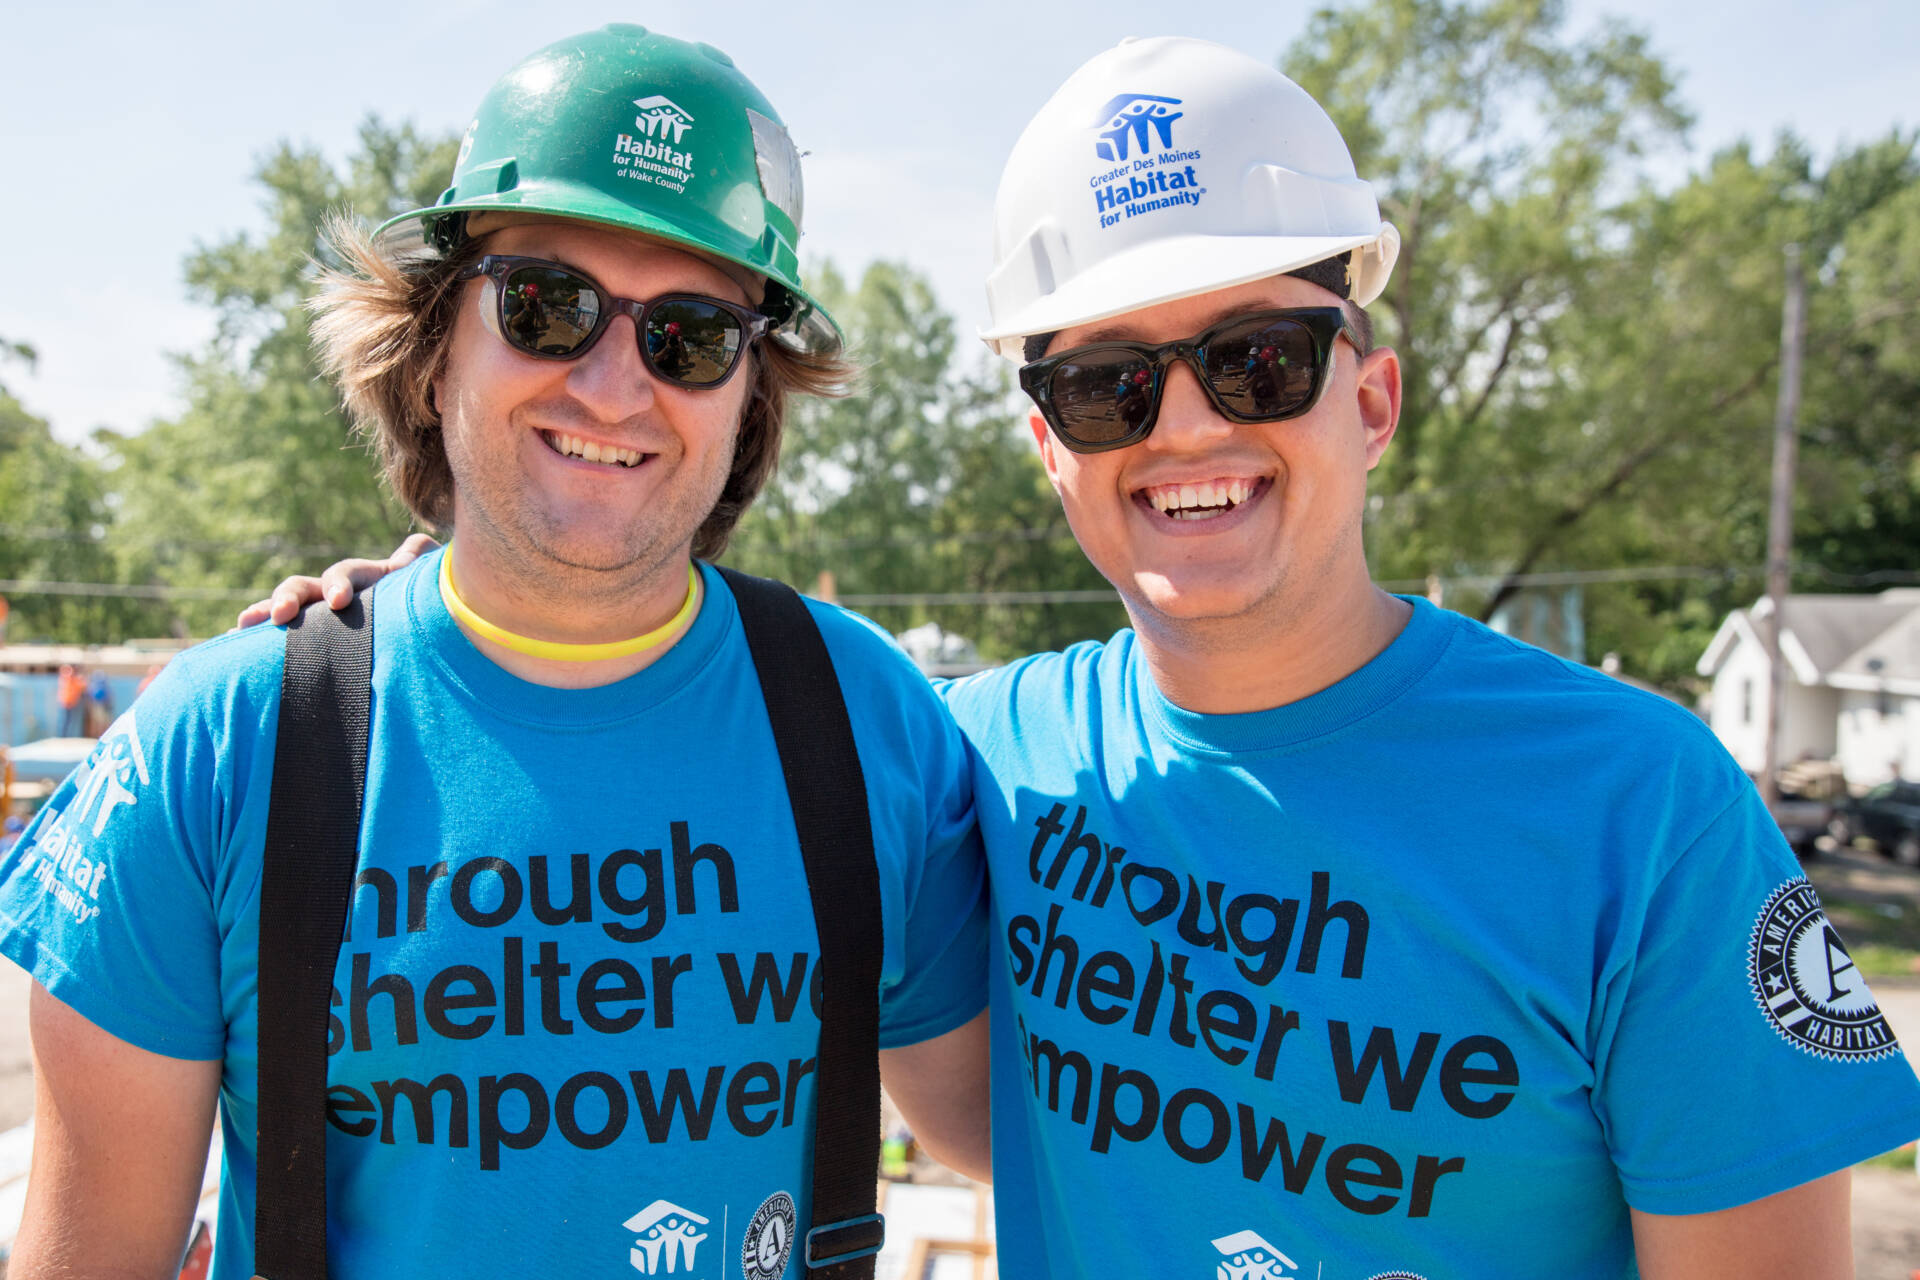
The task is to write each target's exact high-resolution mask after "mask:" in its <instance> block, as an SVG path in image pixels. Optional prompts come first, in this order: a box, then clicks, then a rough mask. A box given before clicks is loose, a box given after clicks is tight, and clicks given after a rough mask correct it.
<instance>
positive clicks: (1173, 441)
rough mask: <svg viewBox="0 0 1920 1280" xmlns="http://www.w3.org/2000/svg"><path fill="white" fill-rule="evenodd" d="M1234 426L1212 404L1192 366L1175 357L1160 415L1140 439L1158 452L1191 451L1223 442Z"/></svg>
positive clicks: (1161, 397) (1162, 395)
mask: <svg viewBox="0 0 1920 1280" xmlns="http://www.w3.org/2000/svg"><path fill="white" fill-rule="evenodd" d="M1233 426H1234V424H1233V423H1231V422H1229V421H1227V420H1226V419H1225V418H1223V417H1221V416H1220V411H1219V410H1218V409H1215V408H1214V407H1213V401H1211V400H1209V399H1208V398H1207V392H1206V389H1205V388H1204V387H1202V386H1201V385H1200V376H1199V375H1198V374H1196V373H1195V372H1194V371H1193V368H1192V366H1190V365H1188V364H1187V362H1186V361H1185V360H1175V361H1173V362H1172V364H1171V366H1170V367H1169V368H1168V369H1167V373H1166V382H1165V384H1164V385H1163V386H1162V387H1161V388H1160V416H1159V417H1158V418H1156V419H1155V421H1154V424H1153V430H1152V431H1151V432H1150V433H1148V435H1147V438H1146V439H1145V440H1144V441H1142V442H1141V443H1142V445H1143V446H1144V447H1145V448H1148V449H1153V450H1155V451H1157V452H1162V453H1191V452H1195V451H1198V450H1201V449H1206V448H1209V447H1211V446H1213V445H1216V444H1218V443H1220V441H1221V440H1223V439H1225V438H1226V437H1227V436H1230V435H1232V434H1233Z"/></svg>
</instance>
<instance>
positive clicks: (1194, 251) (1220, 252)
mask: <svg viewBox="0 0 1920 1280" xmlns="http://www.w3.org/2000/svg"><path fill="white" fill-rule="evenodd" d="M1368 246H1378V249H1379V253H1378V256H1379V257H1380V258H1382V259H1383V261H1382V262H1381V263H1380V265H1379V266H1378V267H1377V268H1373V269H1357V270H1356V272H1355V276H1354V289H1353V301H1355V302H1356V303H1359V304H1360V305H1361V306H1365V305H1366V304H1367V303H1369V302H1372V301H1373V300H1374V299H1375V298H1376V297H1378V296H1379V295H1380V291H1381V289H1382V288H1384V287H1385V284H1386V279H1387V275H1388V273H1389V272H1390V271H1391V269H1392V267H1393V260H1394V258H1395V257H1397V256H1398V253H1399V247H1400V236H1399V233H1398V232H1397V231H1395V230H1394V228H1393V226H1392V224H1390V223H1381V224H1380V229H1379V230H1378V231H1374V232H1370V233H1368V234H1365V235H1345V236H1208V235H1191V236H1171V237H1168V238H1166V239H1161V240H1150V241H1147V242H1145V243H1143V244H1139V245H1136V246H1134V247H1133V248H1131V249H1128V250H1125V251H1123V252H1121V253H1118V254H1115V255H1114V256H1113V257H1111V258H1107V259H1105V260H1104V261H1102V262H1100V263H1098V264H1096V265H1094V266H1092V267H1089V268H1088V269H1087V270H1085V271H1082V272H1080V273H1079V274H1077V275H1075V276H1074V277H1073V278H1072V279H1071V280H1069V281H1067V283H1066V284H1064V285H1062V286H1061V287H1060V288H1058V289H1056V290H1055V291H1053V292H1052V293H1049V294H1047V295H1045V296H1044V297H1041V298H1037V299H1035V300H1034V301H1033V302H1031V303H1029V304H1028V305H1027V306H1025V307H1022V308H1021V309H1020V310H1019V311H1017V312H1015V313H1014V314H1013V315H1011V316H1008V317H1007V319H1006V321H1005V322H1004V323H1002V324H998V325H994V326H992V327H990V328H988V329H983V330H981V332H980V339H981V341H983V342H985V343H986V344H987V346H988V347H989V348H991V349H992V350H993V351H995V352H997V353H998V354H1000V355H1001V356H1004V357H1005V358H1007V359H1008V360H1011V361H1013V362H1014V363H1015V364H1024V363H1025V362H1026V339H1027V338H1029V337H1031V336H1033V335H1035V334H1042V333H1056V332H1058V331H1059V330H1061V329H1070V328H1074V327H1076V326H1079V325H1083V324H1091V323H1093V322H1094V321H1097V320H1107V319H1111V318H1112V317H1114V316H1119V315H1125V314H1127V313H1128V312H1132V311H1140V310H1143V309H1145V308H1147V307H1152V306H1158V305H1160V304H1161V303H1164V302H1177V301H1179V300H1180V299H1182V298H1192V297H1197V296H1199V295H1200V294H1203V293H1212V292H1213V291H1214V290H1216V289H1230V288H1232V287H1233V286H1235V285H1241V284H1246V283H1248V282H1250V281H1254V280H1264V279H1266V278H1268V277H1269V276H1277V275H1283V274H1285V273H1286V272H1288V271H1292V270H1295V269H1296V268H1299V267H1304V266H1307V265H1309V264H1311V263H1315V262H1319V261H1322V260H1323V259H1326V258H1331V257H1334V256H1335V255H1337V254H1341V253H1348V252H1351V251H1352V250H1355V249H1361V248H1365V247H1368ZM1363 256H1368V255H1363ZM1154 279H1164V280H1169V281H1172V280H1178V281H1179V282H1180V284H1179V285H1178V286H1169V287H1168V288H1167V289H1166V291H1165V292H1161V293H1155V292H1154V291H1152V290H1151V289H1143V287H1142V285H1141V282H1142V281H1143V280H1154Z"/></svg>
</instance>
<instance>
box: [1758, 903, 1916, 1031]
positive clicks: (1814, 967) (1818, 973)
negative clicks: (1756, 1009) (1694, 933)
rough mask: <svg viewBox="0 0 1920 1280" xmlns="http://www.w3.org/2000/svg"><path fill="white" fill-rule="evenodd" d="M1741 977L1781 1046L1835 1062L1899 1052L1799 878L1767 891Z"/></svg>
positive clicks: (1823, 914)
mask: <svg viewBox="0 0 1920 1280" xmlns="http://www.w3.org/2000/svg"><path fill="white" fill-rule="evenodd" d="M1747 974H1748V978H1749V980H1750V981H1751V982H1752V984H1753V994H1754V998H1755V999H1756V1000H1757V1001H1759V1003H1760V1008H1761V1010H1762V1011H1763V1012H1764V1013H1765V1014H1766V1016H1767V1018H1768V1020H1769V1021H1771V1022H1772V1023H1773V1027H1774V1030H1776V1031H1778V1032H1779V1033H1780V1035H1781V1036H1782V1037H1784V1038H1785V1039H1786V1040H1787V1041H1788V1042H1789V1043H1791V1044H1793V1045H1794V1046H1795V1047H1796V1048H1798V1049H1802V1050H1804V1051H1805V1052H1807V1053H1811V1054H1813V1055H1815V1056H1816V1057H1821V1058H1827V1059H1830V1060H1832V1061H1835V1062H1872V1061H1874V1060H1875V1059H1878V1058H1887V1057H1891V1056H1893V1055H1894V1054H1896V1053H1898V1052H1900V1045H1899V1042H1898V1041H1896V1040H1895V1039H1894V1036H1893V1028H1892V1027H1890V1026H1888V1025H1887V1019H1886V1015H1884V1014H1882V1013H1881V1012H1880V1006H1879V1004H1878V1002H1876V1001H1875V1000H1874V997H1873V992H1872V991H1871V990H1870V989H1869V988H1868V987H1867V980H1866V978H1865V977H1863V976H1862V975H1861V973H1860V970H1859V968H1858V967H1857V966H1855V964H1854V963H1853V957H1852V956H1851V955H1849V954H1848V953H1847V947H1846V944H1845V943H1844V942H1842V941H1841V940H1840V935H1839V934H1838V933H1837V932H1835V931H1834V927H1833V925H1832V924H1831V923H1829V922H1828V920H1827V913H1826V911H1825V910H1823V909H1822V908H1821V906H1820V897H1819V895H1818V894H1817V893H1815V892H1814V888H1813V886H1812V885H1811V884H1809V883H1808V882H1807V880H1806V879H1805V878H1804V877H1801V878H1798V879H1794V880H1789V881H1788V882H1787V883H1785V884H1783V885H1781V886H1780V887H1779V888H1777V889H1775V890H1774V891H1773V892H1772V893H1771V894H1769V895H1768V896H1767V900H1766V902H1765V904H1764V905H1762V906H1761V908H1760V915H1759V918H1758V919H1757V920H1755V922H1754V926H1753V939H1752V942H1751V943H1750V946H1749V953H1748V958H1747Z"/></svg>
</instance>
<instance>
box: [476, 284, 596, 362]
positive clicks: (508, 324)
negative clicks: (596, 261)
mask: <svg viewBox="0 0 1920 1280" xmlns="http://www.w3.org/2000/svg"><path fill="white" fill-rule="evenodd" d="M600 311H601V304H600V292H599V290H597V289H595V288H594V287H593V285H592V284H590V283H588V282H587V281H586V280H583V279H581V278H580V277H579V276H577V275H574V274H573V273H572V272H571V271H562V270H560V269H559V268H557V267H515V268H514V269H513V270H512V271H510V272H508V273H507V279H506V284H505V285H504V287H503V288H502V289H501V291H500V329H501V332H502V333H504V334H505V335H506V338H507V341H508V342H511V343H512V344H513V345H514V346H516V347H519V348H520V349H521V350H522V351H530V352H532V353H533V354H535V355H541V356H565V355H571V354H572V353H573V352H575V351H577V350H579V349H580V346H581V344H582V343H584V342H586V340H587V339H588V338H589V337H591V336H592V334H593V330H594V326H595V325H597V324H599V323H600Z"/></svg>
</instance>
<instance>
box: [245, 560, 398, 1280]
mask: <svg viewBox="0 0 1920 1280" xmlns="http://www.w3.org/2000/svg"><path fill="white" fill-rule="evenodd" d="M372 679H373V600H372V595H371V593H362V594H360V595H357V596H355V597H354V600H353V603H352V604H350V605H348V606H347V608H346V609H344V610H342V611H341V612H339V613H335V612H334V611H333V610H332V609H330V608H328V607H327V605H326V604H325V602H322V603H319V604H315V605H311V606H309V607H308V608H307V610H306V611H305V612H304V613H303V614H302V615H301V616H300V617H299V618H296V619H295V620H294V622H293V625H292V626H290V627H289V628H288V629H287V663H286V671H285V674H284V675H283V676H282V677H281V682H280V728H279V733H278V735H277V737H276V738H275V740H274V756H273V790H272V793H271V794H272V808H271V809H270V811H269V812H268V815H267V847H266V860H265V866H264V868H263V870H262V872H261V887H260V961H259V964H260V969H259V1008H260V1012H259V1018H260V1042H259V1054H260V1096H259V1129H258V1143H259V1150H258V1169H259V1176H258V1179H257V1185H256V1186H255V1189H254V1206H253V1248H254V1271H255V1273H256V1274H257V1275H259V1276H263V1277H268V1278H269V1280H325V1277H326V1274H327V1123H326V1115H327V1109H326V1098H327V1018H328V1014H329V1011H330V1008H331V1001H332V994H333V970H334V965H335V963H336V962H337V961H338V959H339V955H340V939H341V934H342V933H343V932H344V931H345V928H346V919H347V903H348V899H349V898H350V897H351V895H352V891H353V871H354V866H355V864H356V863H357V861H358V857H359V845H360V805H361V800H362V798H363V797H364V796H365V794H366V777H367V731H368V708H369V703H370V701H371V697H372ZM349 782H350V783H351V785H352V794H351V795H350V796H349V795H346V794H343V788H344V787H345V786H346V785H347V784H348V783H349Z"/></svg>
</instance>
